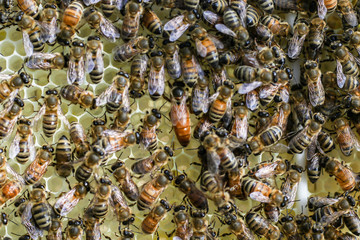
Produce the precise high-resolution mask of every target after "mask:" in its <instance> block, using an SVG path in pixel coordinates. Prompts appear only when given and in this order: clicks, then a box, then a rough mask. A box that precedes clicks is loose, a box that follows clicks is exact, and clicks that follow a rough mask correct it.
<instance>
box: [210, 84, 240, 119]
mask: <svg viewBox="0 0 360 240" xmlns="http://www.w3.org/2000/svg"><path fill="white" fill-rule="evenodd" d="M233 89H234V85H233V84H232V83H231V82H228V81H226V82H225V83H224V85H223V86H221V87H220V88H219V89H218V91H217V92H216V94H215V95H213V96H212V97H211V98H214V101H213V102H212V103H211V104H210V109H209V119H210V121H211V122H213V123H216V122H219V121H220V120H221V118H222V117H223V116H224V115H225V114H226V112H227V111H231V97H232V95H233Z"/></svg>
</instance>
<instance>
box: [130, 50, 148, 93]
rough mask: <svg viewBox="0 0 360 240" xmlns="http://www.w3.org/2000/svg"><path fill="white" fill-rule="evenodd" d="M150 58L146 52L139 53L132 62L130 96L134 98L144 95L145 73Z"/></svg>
mask: <svg viewBox="0 0 360 240" xmlns="http://www.w3.org/2000/svg"><path fill="white" fill-rule="evenodd" d="M148 60H149V59H148V57H147V56H146V55H145V54H139V55H137V56H136V57H135V58H134V60H133V61H132V62H131V70H130V96H131V97H132V98H140V97H141V96H143V95H144V88H145V73H146V69H147V62H148Z"/></svg>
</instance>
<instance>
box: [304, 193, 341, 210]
mask: <svg viewBox="0 0 360 240" xmlns="http://www.w3.org/2000/svg"><path fill="white" fill-rule="evenodd" d="M340 200H341V198H336V197H333V198H332V197H319V196H312V197H309V198H308V202H307V204H308V207H309V210H310V211H312V212H314V211H316V210H317V209H319V208H322V207H325V206H328V205H334V204H335V203H337V202H339V201H340Z"/></svg>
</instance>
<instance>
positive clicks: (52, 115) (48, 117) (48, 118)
mask: <svg viewBox="0 0 360 240" xmlns="http://www.w3.org/2000/svg"><path fill="white" fill-rule="evenodd" d="M56 111H57V110H56V109H55V110H53V111H51V110H49V111H46V112H45V114H44V117H43V130H44V134H45V136H46V137H48V138H50V137H52V136H53V135H54V133H55V132H56V128H57V123H58V115H57V113H56Z"/></svg>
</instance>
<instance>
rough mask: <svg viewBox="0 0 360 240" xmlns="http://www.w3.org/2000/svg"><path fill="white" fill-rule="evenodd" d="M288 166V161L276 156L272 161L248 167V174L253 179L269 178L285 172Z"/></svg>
mask: <svg viewBox="0 0 360 240" xmlns="http://www.w3.org/2000/svg"><path fill="white" fill-rule="evenodd" d="M288 168H289V162H287V160H283V159H281V158H278V159H276V160H275V161H273V162H263V163H259V164H257V165H256V166H255V167H253V168H252V169H250V171H249V173H248V175H249V176H250V177H252V178H255V179H263V178H271V177H274V176H279V175H280V176H281V175H283V174H285V173H286V171H287V170H288Z"/></svg>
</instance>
